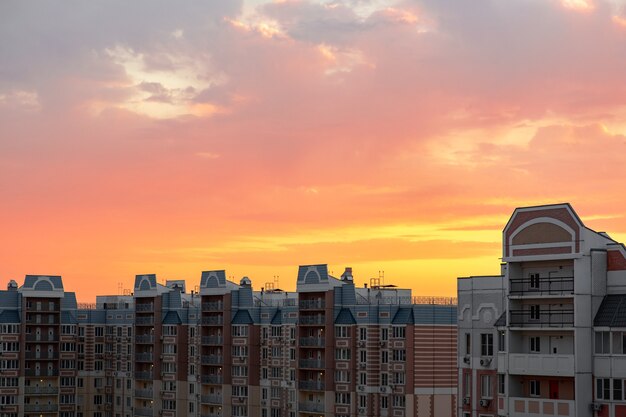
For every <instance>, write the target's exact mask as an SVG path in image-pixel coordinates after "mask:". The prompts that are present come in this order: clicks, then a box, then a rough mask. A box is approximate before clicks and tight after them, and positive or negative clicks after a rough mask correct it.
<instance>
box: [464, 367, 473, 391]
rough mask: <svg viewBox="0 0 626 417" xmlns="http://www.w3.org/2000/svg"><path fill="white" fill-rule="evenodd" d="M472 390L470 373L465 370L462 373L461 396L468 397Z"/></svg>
mask: <svg viewBox="0 0 626 417" xmlns="http://www.w3.org/2000/svg"><path fill="white" fill-rule="evenodd" d="M471 392H472V374H471V373H469V372H466V373H465V374H463V396H464V397H469V396H470V395H471Z"/></svg>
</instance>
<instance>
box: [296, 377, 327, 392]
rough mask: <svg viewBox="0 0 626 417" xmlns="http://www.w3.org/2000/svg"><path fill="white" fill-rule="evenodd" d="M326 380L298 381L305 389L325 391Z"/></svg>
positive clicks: (301, 387) (300, 386)
mask: <svg viewBox="0 0 626 417" xmlns="http://www.w3.org/2000/svg"><path fill="white" fill-rule="evenodd" d="M324 387H325V385H324V382H322V381H313V380H310V381H300V382H298V388H300V389H301V390H305V391H324Z"/></svg>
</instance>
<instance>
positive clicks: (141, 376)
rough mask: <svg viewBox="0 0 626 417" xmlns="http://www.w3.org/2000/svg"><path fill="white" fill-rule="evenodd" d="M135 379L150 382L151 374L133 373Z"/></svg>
mask: <svg viewBox="0 0 626 417" xmlns="http://www.w3.org/2000/svg"><path fill="white" fill-rule="evenodd" d="M135 379H142V380H148V381H152V379H153V374H152V372H135Z"/></svg>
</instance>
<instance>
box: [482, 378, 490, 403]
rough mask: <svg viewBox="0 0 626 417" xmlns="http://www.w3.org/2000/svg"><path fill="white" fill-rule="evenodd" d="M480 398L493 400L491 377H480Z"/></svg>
mask: <svg viewBox="0 0 626 417" xmlns="http://www.w3.org/2000/svg"><path fill="white" fill-rule="evenodd" d="M480 398H492V394H491V375H481V376H480Z"/></svg>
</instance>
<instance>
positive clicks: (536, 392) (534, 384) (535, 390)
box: [530, 379, 541, 397]
mask: <svg viewBox="0 0 626 417" xmlns="http://www.w3.org/2000/svg"><path fill="white" fill-rule="evenodd" d="M540 395H541V381H538V380H536V379H532V380H531V381H530V396H531V397H539V396H540Z"/></svg>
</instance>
